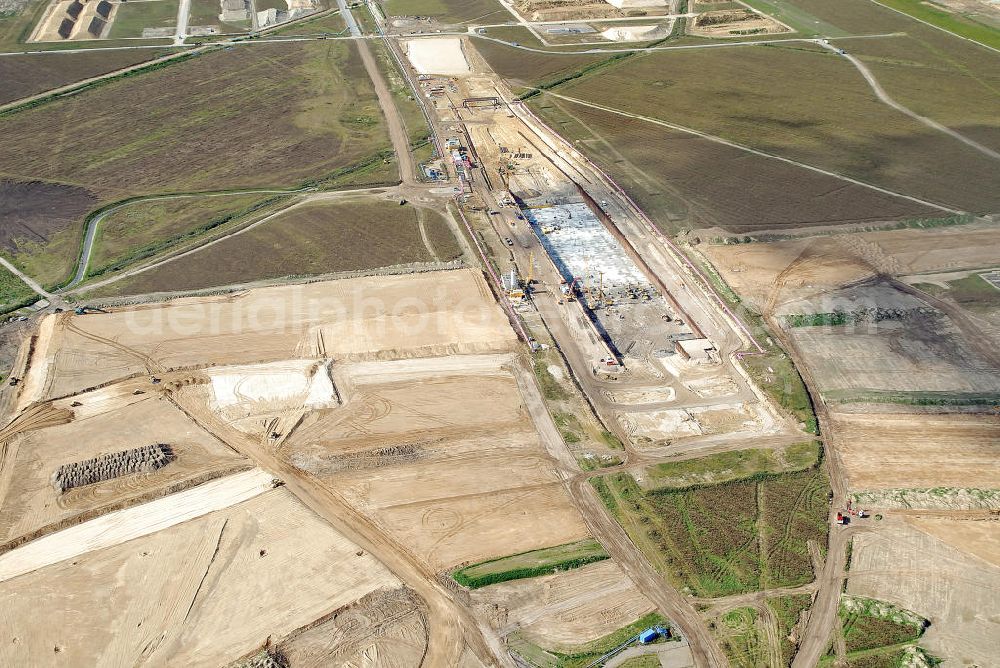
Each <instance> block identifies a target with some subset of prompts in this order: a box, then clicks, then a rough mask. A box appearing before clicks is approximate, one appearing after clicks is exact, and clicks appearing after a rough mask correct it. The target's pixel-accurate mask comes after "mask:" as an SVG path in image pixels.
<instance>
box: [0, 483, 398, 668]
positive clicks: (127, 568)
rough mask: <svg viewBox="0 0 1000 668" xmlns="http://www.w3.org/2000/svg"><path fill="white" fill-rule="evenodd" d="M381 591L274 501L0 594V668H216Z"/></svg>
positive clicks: (60, 567) (369, 562)
mask: <svg viewBox="0 0 1000 668" xmlns="http://www.w3.org/2000/svg"><path fill="white" fill-rule="evenodd" d="M140 583H141V584H140ZM383 587H392V588H395V587H398V581H397V580H396V579H395V578H393V577H392V575H390V574H389V573H388V571H386V570H385V568H384V567H382V566H381V565H380V564H379V563H378V562H377V561H376V560H374V559H373V558H372V557H370V556H367V555H364V554H362V555H361V556H358V554H357V548H356V546H354V545H353V544H352V543H350V542H349V541H347V540H346V539H345V538H343V537H342V536H340V535H339V534H337V533H336V532H334V531H333V530H332V529H331V528H330V527H329V526H328V525H326V524H325V523H323V522H322V521H320V520H319V519H318V518H317V517H316V516H315V515H314V514H313V513H312V512H311V511H309V510H307V509H306V508H305V507H304V506H302V505H301V504H300V503H299V502H298V501H297V500H295V498H294V497H293V496H292V495H291V494H290V493H289V492H287V491H286V490H284V489H276V490H273V491H270V492H267V493H265V494H263V495H261V496H258V497H256V498H254V499H252V500H250V501H246V502H244V503H242V504H239V505H236V506H233V507H231V508H228V509H226V510H221V511H218V512H214V513H211V514H209V515H205V516H202V517H200V518H198V519H196V520H192V521H190V522H187V523H184V524H180V525H177V526H173V527H171V528H169V529H166V530H164V531H160V532H157V533H155V534H152V535H150V536H147V537H145V538H140V539H137V540H134V541H130V542H127V543H123V544H121V545H118V546H115V547H110V548H106V549H103V550H99V551H95V552H90V553H88V554H86V555H83V556H81V557H78V558H77V559H76V560H74V561H72V562H68V561H65V562H61V563H59V564H55V565H52V566H49V567H47V568H44V569H42V570H39V571H35V572H33V573H30V574H27V575H24V576H22V577H19V578H16V579H14V580H9V581H7V582H5V583H3V584H2V585H0V600H2V601H3V606H2V610H3V611H2V612H0V616H2V618H3V623H2V624H0V626H2V627H3V635H4V638H3V641H2V643H0V661H2V662H3V663H4V664H6V665H38V663H39V661H41V660H42V657H50V660H51V657H53V653H55V654H56V655H59V656H57V658H59V659H62V660H65V661H69V662H70V663H72V664H74V665H99V664H102V663H105V662H112V663H120V662H125V663H130V664H131V663H135V662H137V661H145V662H153V663H158V664H171V665H177V664H183V663H189V662H194V663H210V664H212V665H225V664H227V663H229V662H230V661H231V660H233V659H234V658H236V657H239V656H242V655H244V654H249V653H251V652H253V651H254V650H255V649H256V648H259V647H261V646H262V645H263V644H264V642H265V640H266V639H267V637H268V636H271V637H272V638H273V639H275V640H280V639H282V638H283V637H285V636H287V635H289V634H290V633H292V632H293V631H295V630H296V629H299V628H301V627H304V626H307V625H309V624H311V623H312V622H313V621H314V620H316V619H319V618H322V617H323V616H325V615H328V614H330V613H333V612H335V611H337V610H338V609H340V608H342V607H344V606H347V605H349V604H351V603H354V602H355V601H357V600H358V599H361V598H362V597H363V596H365V595H366V594H369V593H370V592H372V591H374V590H376V589H379V588H383ZM43 620H44V621H43ZM137 620H138V624H137ZM234 620H239V623H233V621H234Z"/></svg>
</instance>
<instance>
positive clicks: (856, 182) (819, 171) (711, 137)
mask: <svg viewBox="0 0 1000 668" xmlns="http://www.w3.org/2000/svg"><path fill="white" fill-rule="evenodd" d="M531 89H532V90H537V91H539V92H541V93H544V94H546V95H551V96H553V97H557V98H559V99H561V100H566V101H567V102H574V103H576V104H579V105H583V106H585V107H591V108H592V109H597V110H599V111H606V112H608V113H611V114H617V115H619V116H624V117H626V118H634V119H636V120H639V121H645V122H647V123H652V124H654V125H660V126H663V127H665V128H670V129H671V130H676V131H678V132H684V133H686V134H690V135H694V136H696V137H701V138H702V139H707V140H709V141H712V142H715V143H716V144H722V145H723V146H729V147H730V148H735V149H739V150H741V151H746V152H747V153H752V154H754V155H759V156H761V157H763V158H770V159H771V160H778V161H780V162H784V163H786V164H789V165H793V166H795V167H801V168H802V169H808V170H809V171H811V172H816V173H817V174H823V175H825V176H832V177H834V178H836V179H840V180H841V181H846V182H848V183H853V184H854V185H857V186H862V187H864V188H868V189H870V190H874V191H876V192H880V193H882V194H883V195H891V196H893V197H900V198H902V199H905V200H909V201H911V202H914V203H916V204H920V205H922V206H927V207H930V208H933V209H937V210H939V211H945V212H947V213H950V214H955V215H961V214H964V213H967V212H966V211H961V210H959V209H952V208H950V207H948V206H945V205H943V204H937V203H935V202H931V201H928V200H924V199H921V198H919V197H914V196H913V195H906V194H903V193H900V192H896V191H894V190H889V189H888V188H883V187H881V186H877V185H874V184H872V183H866V182H865V181H861V180H859V179H855V178H853V177H850V176H846V175H844V174H839V173H837V172H833V171H830V170H827V169H823V168H822V167H816V166H815V165H810V164H808V163H805V162H799V161H798V160H793V159H791V158H786V157H783V156H780V155H776V154H774V153H768V152H766V151H761V150H759V149H755V148H751V147H749V146H744V145H743V144H738V143H736V142H733V141H729V140H728V139H723V138H722V137H718V136H716V135H712V134H708V133H707V132H702V131H700V130H695V129H693V128H689V127H685V126H683V125H677V124H676V123H670V122H669V121H662V120H660V119H658V118H652V117H650V116H643V115H641V114H633V113H631V112H628V111H622V110H621V109H615V108H614V107H606V106H604V105H601V104H596V103H594V102H587V101H586V100H581V99H579V98H575V97H569V96H567V95H561V94H559V93H553V92H552V91H551V90H544V89H541V88H534V87H531Z"/></svg>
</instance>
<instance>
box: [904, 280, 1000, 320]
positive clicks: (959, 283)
mask: <svg viewBox="0 0 1000 668" xmlns="http://www.w3.org/2000/svg"><path fill="white" fill-rule="evenodd" d="M947 286H948V287H947V288H942V287H941V286H940V285H937V284H935V283H917V284H916V285H915V287H918V288H920V289H921V290H923V291H924V292H927V293H929V294H932V295H934V296H935V297H942V298H944V299H947V300H949V301H952V302H955V303H956V304H958V305H959V306H961V307H962V308H964V309H967V310H969V311H972V312H973V313H989V312H991V311H993V310H995V309H998V308H1000V290H998V289H997V288H995V287H994V286H993V285H992V284H991V283H990V282H989V281H987V280H986V279H985V278H983V277H982V276H980V275H979V274H972V275H970V276H966V277H965V278H959V279H956V280H954V281H948V282H947Z"/></svg>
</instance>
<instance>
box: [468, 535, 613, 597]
mask: <svg viewBox="0 0 1000 668" xmlns="http://www.w3.org/2000/svg"><path fill="white" fill-rule="evenodd" d="M607 558H608V554H607V552H605V551H604V548H603V547H601V544H600V543H598V542H597V541H596V540H594V539H592V538H588V539H586V540H581V541H577V542H575V543H568V544H566V545H558V546H556V547H547V548H543V549H541V550H531V551H530V552H522V553H520V554H513V555H511V556H508V557H502V558H500V559H491V560H490V561H484V562H480V563H478V564H473V565H471V566H466V567H465V568H460V569H458V570H456V571H454V572H453V573H452V574H451V575H452V577H453V578H454V579H455V582H457V583H458V584H460V585H462V586H463V587H468V588H469V589H478V588H480V587H486V586H488V585H491V584H497V583H499V582H507V581H508V580H522V579H524V578H534V577H538V576H540V575H551V574H552V573H555V572H557V571H568V570H571V569H573V568H579V567H580V566H585V565H587V564H592V563H594V562H597V561H603V560H604V559H607Z"/></svg>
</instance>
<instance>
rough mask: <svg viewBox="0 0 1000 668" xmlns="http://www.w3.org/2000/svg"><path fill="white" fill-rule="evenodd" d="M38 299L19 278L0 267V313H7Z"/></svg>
mask: <svg viewBox="0 0 1000 668" xmlns="http://www.w3.org/2000/svg"><path fill="white" fill-rule="evenodd" d="M37 299H39V297H37V296H36V295H35V293H34V292H33V291H32V290H31V288H29V287H28V286H27V285H25V284H24V281H22V280H21V279H20V278H18V277H17V276H15V275H14V274H12V273H11V272H9V271H7V269H6V268H5V267H0V313H9V312H10V311H13V310H15V309H18V308H20V307H21V306H26V305H27V304H29V303H32V302H34V301H36V300H37Z"/></svg>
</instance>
